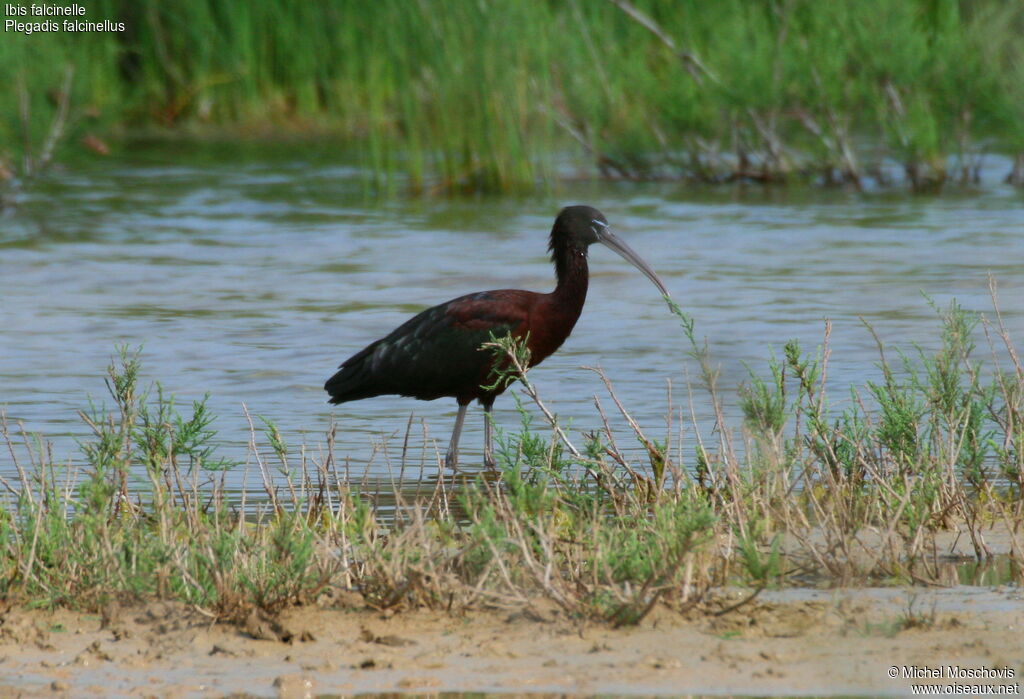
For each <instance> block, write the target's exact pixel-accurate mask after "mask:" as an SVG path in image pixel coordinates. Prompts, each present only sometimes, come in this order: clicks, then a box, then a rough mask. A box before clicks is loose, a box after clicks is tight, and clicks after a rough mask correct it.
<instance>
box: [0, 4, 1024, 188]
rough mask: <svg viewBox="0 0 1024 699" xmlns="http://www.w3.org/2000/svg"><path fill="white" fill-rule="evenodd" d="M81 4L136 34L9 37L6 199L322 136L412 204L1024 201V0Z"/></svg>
mask: <svg viewBox="0 0 1024 699" xmlns="http://www.w3.org/2000/svg"><path fill="white" fill-rule="evenodd" d="M16 4H18V3H16ZM20 4H25V3H20ZM81 4H83V5H84V6H85V7H86V10H87V13H86V16H85V17H84V18H81V19H85V20H88V21H95V22H100V21H103V20H110V21H113V22H123V23H124V24H125V31H124V32H94V33H78V34H69V33H63V32H61V33H36V34H32V35H25V34H21V33H18V32H13V31H7V32H5V33H4V35H3V37H2V40H0V75H2V76H4V83H5V87H4V89H3V90H0V158H2V163H0V165H2V172H0V177H3V178H4V179H6V180H8V181H11V180H12V179H16V178H18V177H23V176H26V175H29V176H30V175H32V174H33V172H34V171H38V170H40V169H42V167H45V165H46V164H47V161H50V162H52V161H53V160H54V159H59V158H60V157H61V154H62V153H68V152H74V151H82V152H90V153H95V154H102V153H104V152H106V151H109V150H111V149H114V150H116V149H118V148H124V147H126V145H125V144H126V143H128V142H129V141H130V139H131V138H134V137H137V136H138V135H140V134H144V135H153V134H159V135H161V136H169V137H172V138H177V137H189V138H191V137H196V136H201V137H203V138H214V139H254V138H255V139H265V138H282V137H291V136H296V135H301V136H304V137H307V138H310V139H312V140H313V141H314V142H317V141H323V140H324V139H330V140H332V141H336V142H340V143H342V144H344V145H346V146H351V148H352V152H354V153H355V154H357V157H358V159H359V161H360V164H361V165H362V166H364V167H365V168H366V169H367V171H368V172H370V173H372V175H371V176H372V178H373V179H374V180H375V181H376V182H377V183H378V184H379V185H381V186H383V187H391V188H396V187H400V188H401V189H402V190H403V191H412V192H419V191H427V192H435V191H443V192H458V191H474V192H475V191H514V190H519V189H532V188H536V187H538V186H545V185H546V184H550V183H551V182H553V181H555V180H557V179H558V178H561V177H566V176H580V175H582V176H601V177H605V178H613V179H627V180H634V179H635V180H649V179H676V178H681V179H695V180H700V181H731V180H737V179H742V180H752V181H780V180H807V181H814V182H818V183H835V182H843V183H848V184H852V185H853V186H855V187H860V186H861V185H862V183H863V182H864V181H865V180H866V179H871V180H872V181H873V182H877V183H880V184H882V185H885V184H889V183H898V184H907V185H908V186H910V187H912V188H914V189H935V188H938V187H941V186H943V185H945V184H946V183H948V182H963V183H970V182H972V181H973V180H975V179H976V178H977V169H978V167H977V163H978V158H979V157H980V156H981V155H983V154H985V153H999V154H1001V155H1005V156H1008V157H1009V158H1010V159H1011V160H1010V161H1009V162H1010V163H1013V164H1012V165H1010V166H1008V170H1009V172H1008V175H1009V176H1010V177H1011V179H1012V180H1013V181H1015V182H1016V183H1017V184H1024V172H1022V170H1024V155H1022V154H1024V39H1022V37H1024V3H1021V2H1020V0H963V1H960V2H958V1H956V0H840V1H837V2H821V0H716V1H715V2H707V1H706V0H375V1H374V2H365V1H362V0H319V1H310V2H299V3H295V2H291V1H290V0H260V1H259V2H224V1H223V0H174V1H173V2H169V1H167V0H85V2H83V3H81ZM18 19H21V20H25V19H32V18H18ZM55 124H57V128H55ZM48 147H49V148H50V150H51V153H50V154H48V153H47V148H48ZM47 155H49V157H47ZM886 164H888V168H887V167H886ZM396 183H397V184H396Z"/></svg>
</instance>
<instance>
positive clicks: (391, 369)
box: [325, 290, 530, 403]
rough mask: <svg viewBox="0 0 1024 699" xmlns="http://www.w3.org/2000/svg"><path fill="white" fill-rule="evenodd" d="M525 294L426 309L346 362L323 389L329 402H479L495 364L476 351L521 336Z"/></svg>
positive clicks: (489, 295) (492, 294) (484, 296)
mask: <svg viewBox="0 0 1024 699" xmlns="http://www.w3.org/2000/svg"><path fill="white" fill-rule="evenodd" d="M528 293H529V292H520V291H515V290H503V291H485V292H481V293H477V294H470V295H468V296H462V297H460V298H457V299H453V300H452V301H449V302H447V303H444V304H441V305H440V306H434V307H432V308H428V309H427V310H425V311H423V312H421V313H420V314H419V315H416V316H414V317H413V318H411V319H409V320H408V321H406V322H405V323H404V324H402V325H401V326H399V327H398V328H396V329H395V330H394V331H392V332H391V334H389V335H388V336H387V337H384V338H382V339H380V340H377V341H376V342H374V343H373V344H371V345H369V346H368V347H366V348H365V349H363V350H362V351H360V352H358V353H357V354H355V355H353V356H352V357H350V358H349V359H347V360H346V361H345V362H344V363H343V364H342V365H341V369H340V370H339V371H338V373H336V374H335V375H334V376H333V377H332V378H331V379H330V380H328V381H327V384H326V385H325V388H326V389H327V392H328V393H330V394H331V402H333V403H341V402H344V401H349V400H358V399H360V398H368V397H370V396H378V395H383V394H398V395H403V396H412V397H414V398H419V399H421V400H433V399H435V398H441V397H442V396H453V397H458V398H460V399H461V398H466V399H469V398H472V397H479V394H480V393H481V391H480V384H481V383H482V382H484V381H486V380H487V376H488V373H489V371H490V367H491V365H492V363H493V359H494V356H493V353H492V352H489V351H486V350H484V351H481V349H480V346H481V345H482V344H484V343H485V342H488V341H489V340H490V338H491V337H492V336H496V337H500V336H503V335H507V334H509V333H513V334H517V335H521V334H523V333H524V332H525V328H526V327H527V325H528V321H529V309H530V305H529V298H528V296H527V294H528Z"/></svg>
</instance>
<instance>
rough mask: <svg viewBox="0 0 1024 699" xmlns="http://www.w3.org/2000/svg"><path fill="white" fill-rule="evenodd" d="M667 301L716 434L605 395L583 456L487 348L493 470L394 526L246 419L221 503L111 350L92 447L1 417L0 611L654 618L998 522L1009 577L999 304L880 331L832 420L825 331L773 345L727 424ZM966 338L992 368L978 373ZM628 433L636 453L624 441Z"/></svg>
mask: <svg viewBox="0 0 1024 699" xmlns="http://www.w3.org/2000/svg"><path fill="white" fill-rule="evenodd" d="M993 296H994V294H993ZM676 310H677V312H678V313H679V317H680V320H681V321H682V324H683V336H682V338H681V339H682V341H683V342H684V343H685V345H686V346H689V348H690V359H689V361H692V362H696V363H697V364H698V367H699V369H698V371H697V372H695V374H694V375H697V376H699V377H700V380H699V382H700V383H699V384H698V385H696V386H693V387H691V395H692V396H695V398H692V400H701V401H707V402H708V403H709V404H710V406H711V407H712V409H713V411H714V413H715V414H716V415H717V416H718V418H717V419H718V423H717V428H716V429H715V430H714V432H713V433H711V434H707V433H702V432H701V429H700V426H699V425H698V424H694V425H690V426H676V428H674V429H679V430H680V437H679V439H678V440H677V444H678V445H684V446H682V447H681V446H672V445H670V444H669V440H670V439H675V438H674V437H671V436H670V437H669V439H666V440H665V441H664V442H659V441H657V440H654V439H652V438H650V437H649V436H648V435H647V434H646V433H645V432H644V430H643V427H642V426H641V425H639V424H636V423H635V422H634V421H632V418H630V417H629V414H628V412H627V408H626V407H625V406H622V405H621V404H620V403H619V401H618V399H617V397H616V396H615V394H614V388H613V386H612V384H611V383H610V382H608V383H607V386H608V390H609V392H610V394H609V397H610V398H611V400H612V402H613V403H614V404H615V406H616V409H618V410H620V411H622V413H623V415H624V417H626V418H627V422H628V424H629V425H630V427H629V428H628V430H626V432H625V434H623V433H618V434H616V433H615V432H614V431H612V429H611V428H610V427H606V428H605V429H604V430H603V431H601V432H600V433H591V434H585V435H582V442H578V441H577V440H578V439H579V437H578V436H573V435H572V434H571V432H570V431H569V430H566V429H564V428H563V427H562V426H561V425H560V424H559V422H558V418H557V416H556V415H554V414H552V413H551V412H550V411H549V410H548V409H547V407H546V406H545V405H544V403H543V400H542V398H541V396H540V393H539V391H538V389H537V387H536V386H535V385H533V384H532V383H531V382H530V381H529V379H528V377H526V376H522V375H520V369H521V367H522V366H523V365H524V364H525V358H524V357H523V355H522V349H521V348H518V347H516V346H514V344H513V343H510V342H507V341H504V340H501V339H499V340H498V341H496V342H495V343H493V345H492V348H493V349H494V350H496V351H501V352H505V353H506V354H507V357H508V367H509V368H508V369H507V370H506V375H507V376H511V375H520V382H521V388H522V391H523V393H524V394H525V396H526V398H527V399H528V400H529V401H532V403H533V407H532V408H528V407H527V405H526V404H521V405H520V410H521V413H522V415H523V421H522V425H521V427H520V428H519V429H518V430H515V431H510V432H503V433H501V434H500V435H499V440H498V442H499V445H498V447H499V448H498V449H497V452H496V456H497V459H498V463H499V466H500V474H498V475H497V476H495V475H494V474H492V475H491V476H490V477H483V476H480V477H469V478H467V477H466V476H463V475H453V474H444V473H442V477H441V478H440V479H438V480H437V481H436V483H432V484H431V485H430V486H424V487H422V488H420V489H418V490H417V491H416V492H415V494H413V495H410V494H409V493H410V491H409V490H408V489H407V488H404V487H403V486H402V484H397V485H396V484H393V492H390V493H388V496H389V497H388V499H389V501H390V502H392V503H394V510H393V511H388V513H385V511H384V510H383V509H382V508H381V507H379V506H378V505H377V502H378V499H377V495H379V493H374V492H371V491H368V490H366V489H364V488H363V486H362V484H363V483H364V481H360V479H359V478H358V477H357V478H351V477H350V476H349V471H348V467H347V466H345V467H340V466H339V462H338V461H337V460H336V458H335V452H336V451H338V450H339V449H342V447H340V446H339V445H335V444H334V442H333V439H334V434H333V432H331V433H330V434H329V435H328V442H327V444H326V446H325V448H324V449H323V450H321V451H320V453H321V454H322V455H321V456H319V457H315V458H314V457H312V456H310V455H311V454H312V453H313V452H312V451H310V450H308V449H302V450H300V451H299V453H298V454H295V453H294V451H293V450H291V449H290V448H289V446H288V445H287V444H286V443H285V442H284V441H283V439H282V437H281V435H280V432H279V431H278V430H277V428H276V427H275V425H274V424H273V422H272V421H269V420H263V422H262V428H261V429H260V430H259V432H257V428H256V427H255V424H254V423H250V424H252V425H253V426H252V430H253V445H254V447H253V450H252V452H251V454H250V455H249V458H250V459H251V460H252V461H253V462H254V463H255V467H256V468H257V469H258V472H259V473H258V478H259V480H258V481H256V479H255V478H254V479H253V481H255V482H259V483H260V484H261V485H260V486H258V487H257V488H256V489H255V490H253V489H252V488H251V487H250V488H249V489H247V490H244V491H243V492H242V493H241V494H234V495H232V496H230V497H229V495H228V493H227V491H226V490H225V487H224V478H223V475H224V472H225V470H226V469H230V468H240V467H241V465H240V464H238V463H236V462H234V461H231V460H230V459H225V458H224V457H223V456H220V455H218V453H217V450H216V448H215V436H216V433H215V431H214V429H213V417H212V416H211V415H210V414H209V412H208V410H207V409H206V406H205V402H204V401H198V402H195V403H193V404H192V405H191V406H189V407H187V408H186V409H184V410H182V409H181V408H180V407H179V406H176V405H175V404H174V401H173V398H172V397H170V396H168V395H166V394H164V393H163V392H162V391H161V390H160V387H159V385H156V386H153V387H151V388H149V389H146V390H144V389H143V388H142V387H141V386H140V385H139V373H140V372H139V357H138V355H137V354H133V353H130V352H128V351H127V350H122V351H121V352H120V355H119V357H118V358H117V359H116V360H115V361H114V362H113V363H112V364H111V366H110V368H109V370H108V374H107V388H108V392H109V396H110V400H111V401H112V403H111V404H110V405H96V404H90V405H89V407H88V409H87V410H85V411H83V412H82V413H81V416H82V419H83V420H85V421H86V423H87V424H88V425H89V427H90V428H91V429H92V432H93V436H92V437H91V438H90V439H88V440H85V441H84V442H83V443H82V449H81V456H80V458H72V459H70V460H67V461H63V460H57V459H55V458H54V456H53V455H52V453H51V449H50V448H49V446H48V445H47V444H46V443H45V441H44V440H42V439H41V438H37V437H34V436H32V435H29V434H26V433H25V432H24V431H18V430H16V429H14V428H12V427H11V426H10V425H8V424H7V422H6V420H4V421H3V425H2V427H3V430H2V432H3V437H4V441H5V442H6V449H7V452H8V453H9V454H10V455H11V456H12V457H13V460H14V461H13V465H14V467H15V471H16V473H17V478H15V479H14V480H13V482H8V481H6V480H2V482H0V486H2V488H3V491H2V493H3V494H2V496H0V501H2V507H0V598H5V599H10V600H17V601H18V602H20V603H22V604H27V605H34V606H38V605H41V606H69V607H76V608H84V609H93V610H95V609H98V608H100V607H102V605H104V604H105V603H107V602H108V601H109V600H111V599H122V600H131V599H152V598H162V599H176V600H181V601H184V602H187V603H189V604H192V605H195V606H197V607H199V608H201V609H203V610H205V611H206V612H208V613H209V614H210V615H211V616H212V617H214V618H218V619H228V620H231V619H233V620H241V619H244V618H245V616H246V615H247V614H249V613H250V612H251V611H252V609H254V608H258V609H261V610H265V611H268V612H271V613H273V612H276V611H278V610H280V609H282V608H284V607H286V606H288V605H292V604H299V603H308V602H312V601H315V600H316V599H317V598H318V597H319V596H320V595H322V594H324V593H325V592H326V591H328V589H329V588H345V589H351V590H355V591H357V592H358V593H360V594H361V595H362V598H363V600H364V601H365V602H366V604H367V605H369V606H371V607H373V608H377V609H401V608H407V607H416V606H427V607H430V608H435V609H445V610H458V609H466V608H471V607H481V606H483V607H486V606H498V607H502V608H507V607H509V606H526V607H529V606H531V605H533V604H535V603H536V600H538V599H540V598H546V599H548V600H550V602H553V603H554V604H555V605H557V606H558V607H559V608H560V609H561V610H562V612H563V613H564V614H565V615H566V616H567V617H569V618H573V619H577V620H580V621H581V622H583V621H586V620H598V621H602V622H606V623H609V624H612V625H624V624H635V623H637V622H639V621H640V620H642V619H643V618H644V617H645V616H646V615H647V614H648V613H649V612H650V611H651V610H652V609H653V608H655V607H656V606H658V605H663V606H665V607H667V608H669V609H674V610H677V611H680V612H684V611H688V610H691V609H694V608H698V609H705V610H706V611H707V612H708V613H725V612H727V611H731V610H732V609H738V608H739V607H741V606H742V604H745V603H746V601H749V600H750V599H752V598H753V597H754V596H756V594H757V593H758V592H759V591H760V590H762V589H764V588H766V587H770V586H786V585H806V584H808V582H812V583H813V584H818V585H821V584H824V585H830V584H831V585H842V584H853V583H871V584H879V583H893V582H897V583H922V582H923V583H928V582H937V581H939V580H940V577H941V572H940V566H939V562H940V559H941V554H942V553H943V549H942V548H941V547H939V546H938V545H937V543H936V541H937V537H939V536H940V535H941V533H942V532H946V531H949V530H951V529H952V528H958V529H959V531H960V532H961V533H962V534H963V536H964V540H965V541H969V542H970V544H971V546H972V547H973V551H974V554H975V556H976V557H977V559H978V560H979V561H981V560H988V559H989V557H990V556H991V554H992V553H993V552H992V551H990V550H989V548H988V547H987V545H986V544H985V538H984V536H983V532H984V531H986V530H988V529H990V528H992V527H999V528H1001V529H1002V530H1004V531H1005V532H1006V533H1007V539H1008V541H1009V542H1010V544H1009V550H1008V551H1006V552H1003V554H1004V555H1005V557H1006V559H1007V560H1008V562H1009V566H1008V567H1009V569H1010V570H1011V571H1018V572H1017V575H1019V571H1020V570H1021V562H1022V550H1024V549H1022V547H1021V541H1020V539H1019V537H1020V534H1019V531H1018V529H1019V527H1018V524H1019V522H1020V521H1021V520H1022V517H1024V512H1022V507H1024V505H1022V502H1024V500H1022V491H1024V469H1022V454H1024V391H1022V390H1021V386H1022V385H1024V369H1022V367H1021V366H1020V364H1019V362H1018V361H1017V359H1016V356H1017V355H1016V354H1015V352H1014V351H1013V349H1012V344H1010V342H1009V338H1007V337H1006V335H1005V332H1003V330H1002V327H1001V325H1000V320H999V313H998V307H996V308H995V311H994V314H993V315H992V316H991V318H983V317H980V316H978V315H975V314H972V313H969V312H967V311H965V310H964V309H963V308H961V307H960V306H958V305H957V304H956V303H953V304H951V305H950V306H949V307H947V308H937V309H936V311H937V317H938V323H937V328H938V333H939V337H940V338H941V342H940V343H939V345H938V347H939V349H938V350H937V351H934V352H926V351H924V350H921V349H916V348H912V351H904V352H903V353H899V352H895V351H894V350H892V349H891V348H889V347H888V346H887V345H884V344H883V343H882V342H881V340H879V349H880V361H879V374H880V375H879V376H878V377H876V378H875V379H872V380H869V381H866V382H865V384H864V385H863V386H861V387H860V388H856V389H854V390H853V391H852V392H851V394H850V396H849V397H848V399H846V400H840V401H838V402H837V403H836V405H835V407H833V404H832V400H833V399H832V398H831V397H830V395H829V392H828V382H827V375H828V363H829V361H830V356H831V348H830V347H829V346H828V339H829V338H828V331H827V330H826V336H825V339H824V343H823V345H822V346H821V347H820V348H818V349H817V350H816V351H814V352H811V353H807V352H806V351H803V350H802V349H801V348H800V347H799V346H798V345H797V344H796V343H793V342H791V343H789V344H787V345H786V347H785V351H784V352H783V355H782V356H781V357H779V356H772V357H771V359H769V361H768V363H767V370H766V371H764V372H758V370H757V369H752V378H751V380H750V383H749V385H748V386H746V387H744V388H742V389H741V390H740V393H739V396H738V399H739V401H740V406H741V411H740V412H741V414H742V416H743V419H742V423H741V424H735V425H734V424H730V423H729V421H727V420H726V419H725V418H724V417H723V416H724V415H725V414H726V413H727V412H729V411H727V410H726V409H725V407H724V405H723V400H725V398H724V397H723V396H722V394H721V391H720V388H719V386H718V384H717V376H718V374H717V370H716V369H715V368H714V367H713V366H711V365H710V364H709V359H708V357H709V351H708V349H707V347H708V345H707V343H706V342H704V341H702V340H699V339H698V337H697V335H696V334H695V328H694V323H693V321H692V319H690V318H689V317H687V316H686V315H685V314H683V313H681V312H679V311H678V309H676ZM979 329H983V330H984V331H985V336H986V337H988V338H989V340H988V344H989V347H987V348H986V350H985V352H984V354H985V355H986V356H990V357H992V358H994V359H995V361H994V362H993V364H989V365H986V364H985V363H983V362H982V361H981V360H979V359H978V358H977V356H976V354H977V348H976V347H975V338H977V337H978V334H979V333H978V331H979ZM897 357H898V361H894V358H897ZM499 378H500V377H499ZM702 389H703V390H702ZM698 395H699V396H701V397H700V398H696V396H698ZM599 407H600V406H599ZM533 408H536V410H534V409H533ZM537 411H539V413H540V415H541V419H540V422H539V424H538V422H537V420H536V417H535V415H536V414H537ZM605 424H607V423H606V422H605ZM684 427H685V430H686V433H687V434H688V435H689V436H687V437H686V438H685V439H684V438H683V437H682V435H683V432H682V430H683V429H684ZM670 431H671V430H670ZM633 440H635V441H636V443H638V444H639V445H641V446H642V447H643V451H641V452H640V453H641V454H642V455H643V456H641V457H639V458H637V457H635V456H634V457H630V456H629V454H630V453H632V452H630V451H629V450H625V449H621V448H620V447H619V446H618V445H619V444H627V443H629V442H631V441H633ZM257 443H259V444H265V445H266V448H260V449H257V448H256V447H255V445H256V444H257ZM403 472H404V471H403ZM726 585H740V586H746V587H748V588H749V589H750V590H751V591H752V592H751V593H750V594H749V595H748V596H747V598H746V599H745V601H744V602H741V603H737V604H735V605H731V606H730V607H729V608H727V609H726V610H723V609H721V604H716V603H714V602H713V600H712V597H713V595H714V592H715V590H717V589H719V588H721V587H722V586H726Z"/></svg>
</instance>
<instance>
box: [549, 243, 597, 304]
mask: <svg viewBox="0 0 1024 699" xmlns="http://www.w3.org/2000/svg"><path fill="white" fill-rule="evenodd" d="M555 272H556V274H557V275H558V284H557V285H556V286H555V290H554V292H552V296H553V297H554V300H555V303H556V304H558V305H559V306H561V307H563V308H565V309H566V310H567V311H569V312H570V313H572V314H574V315H575V316H577V317H578V316H579V314H580V312H582V310H583V303H584V302H585V301H586V300H587V283H588V281H589V277H590V271H589V269H588V267H587V252H586V250H577V249H573V248H567V249H565V250H563V251H561V254H560V255H559V256H558V258H557V259H556V260H555Z"/></svg>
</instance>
